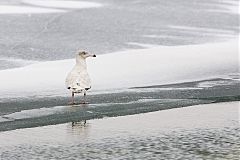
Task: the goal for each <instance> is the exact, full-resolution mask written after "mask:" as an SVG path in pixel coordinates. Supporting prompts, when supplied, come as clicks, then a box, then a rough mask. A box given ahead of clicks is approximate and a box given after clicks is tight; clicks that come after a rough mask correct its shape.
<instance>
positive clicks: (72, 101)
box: [70, 92, 75, 104]
mask: <svg viewBox="0 0 240 160" xmlns="http://www.w3.org/2000/svg"><path fill="white" fill-rule="evenodd" d="M70 104H75V102H74V92H72V99H71V102H70Z"/></svg>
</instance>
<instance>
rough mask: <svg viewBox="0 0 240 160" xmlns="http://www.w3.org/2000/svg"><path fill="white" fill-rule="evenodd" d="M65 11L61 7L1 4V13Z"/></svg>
mask: <svg viewBox="0 0 240 160" xmlns="http://www.w3.org/2000/svg"><path fill="white" fill-rule="evenodd" d="M57 12H65V11H64V10H61V9H54V8H42V7H30V6H17V5H0V14H37V13H57Z"/></svg>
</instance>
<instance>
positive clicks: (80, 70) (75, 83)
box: [65, 51, 96, 104]
mask: <svg viewBox="0 0 240 160" xmlns="http://www.w3.org/2000/svg"><path fill="white" fill-rule="evenodd" d="M88 57H96V55H95V54H90V53H88V52H85V51H79V52H77V54H76V64H75V66H74V67H73V69H72V70H71V72H70V73H69V74H68V75H67V78H66V81H65V84H66V87H67V89H69V90H70V91H71V92H72V100H71V104H74V94H75V93H84V101H83V103H86V101H85V97H86V92H87V90H89V89H90V88H91V80H90V77H89V74H88V72H87V63H86V58H88Z"/></svg>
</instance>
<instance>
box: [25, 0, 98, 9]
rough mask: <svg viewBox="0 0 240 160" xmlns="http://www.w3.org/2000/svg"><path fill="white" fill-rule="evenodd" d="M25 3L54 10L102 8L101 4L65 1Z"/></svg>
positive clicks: (49, 0)
mask: <svg viewBox="0 0 240 160" xmlns="http://www.w3.org/2000/svg"><path fill="white" fill-rule="evenodd" d="M23 2H24V3H27V4H31V5H36V6H41V7H53V8H65V9H67V8H73V9H79V8H96V7H101V6H102V5H101V4H100V3H96V2H85V1H64V0H47V1H46V0H23Z"/></svg>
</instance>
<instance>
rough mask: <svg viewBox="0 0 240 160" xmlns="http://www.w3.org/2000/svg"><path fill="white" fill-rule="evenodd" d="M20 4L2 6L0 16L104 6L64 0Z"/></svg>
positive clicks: (62, 11)
mask: <svg viewBox="0 0 240 160" xmlns="http://www.w3.org/2000/svg"><path fill="white" fill-rule="evenodd" d="M20 3H22V4H21V5H19V3H17V4H14V5H4V4H2V5H1V4H0V14H40V13H64V12H68V11H71V10H69V9H84V8H97V7H101V6H102V4H100V3H96V2H85V1H63V0H22V1H20ZM29 5H31V6H29ZM67 9H68V10H67Z"/></svg>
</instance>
